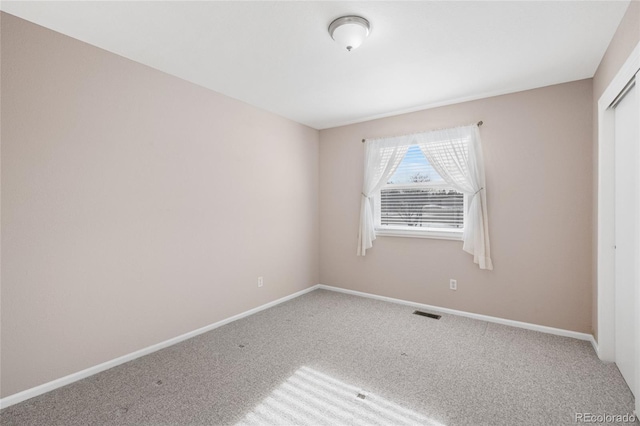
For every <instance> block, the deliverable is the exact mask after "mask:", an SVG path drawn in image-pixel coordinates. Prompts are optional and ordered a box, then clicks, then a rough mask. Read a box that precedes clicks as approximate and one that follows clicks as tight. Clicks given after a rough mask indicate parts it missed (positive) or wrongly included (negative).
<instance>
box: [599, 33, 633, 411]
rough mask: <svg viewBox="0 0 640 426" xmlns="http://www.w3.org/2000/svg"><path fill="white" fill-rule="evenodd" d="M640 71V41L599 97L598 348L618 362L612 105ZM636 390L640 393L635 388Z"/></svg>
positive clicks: (603, 355)
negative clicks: (616, 351)
mask: <svg viewBox="0 0 640 426" xmlns="http://www.w3.org/2000/svg"><path fill="white" fill-rule="evenodd" d="M639 70H640V42H639V43H638V44H637V45H636V47H635V49H634V50H633V51H632V52H631V55H629V57H628V58H627V60H626V61H625V63H624V65H623V66H622V67H621V68H620V70H619V71H618V73H617V74H616V76H615V77H614V79H613V80H612V81H611V83H610V84H609V86H608V87H607V89H606V90H605V91H604V93H603V94H602V96H601V97H600V99H599V100H598V192H597V194H598V211H597V216H598V222H597V224H598V231H597V238H598V243H597V271H598V272H597V289H598V292H597V303H598V320H597V324H598V339H597V346H596V349H597V352H598V357H599V358H600V359H601V360H602V361H607V362H613V361H615V335H614V334H615V316H614V314H615V249H614V245H615V144H614V142H615V113H614V110H613V109H612V108H609V106H610V105H611V104H612V103H613V102H614V100H616V98H617V97H618V95H619V94H620V92H622V90H624V88H625V87H626V86H627V84H628V83H629V81H631V79H632V78H633V77H634V76H635V75H636V74H637V73H638V71H639ZM636 84H640V81H637V82H636ZM639 98H640V97H639ZM638 126H639V127H640V120H639V123H638ZM636 306H637V307H638V309H636V354H637V355H638V356H637V357H636V359H640V291H638V292H636ZM636 383H638V384H640V365H637V364H636ZM636 393H640V392H638V390H636ZM636 412H638V413H640V395H636Z"/></svg>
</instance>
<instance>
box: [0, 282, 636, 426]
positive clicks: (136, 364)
mask: <svg viewBox="0 0 640 426" xmlns="http://www.w3.org/2000/svg"><path fill="white" fill-rule="evenodd" d="M413 310H414V309H412V308H410V307H407V306H403V305H397V304H393V303H387V302H380V301H375V300H370V299H365V298H360V297H356V296H349V295H345V294H341V293H335V292H330V291H326V290H316V291H313V292H311V293H308V294H306V295H304V296H301V297H299V298H297V299H294V300H291V301H289V302H287V303H284V304H281V305H278V306H276V307H273V308H271V309H268V310H265V311H262V312H260V313H258V314H255V315H253V316H250V317H247V318H244V319H242V320H238V321H236V322H233V323H231V324H228V325H226V326H223V327H220V328H218V329H216V330H213V331H211V332H209V333H206V334H203V335H201V336H198V337H196V338H193V339H191V340H188V341H185V342H182V343H180V344H178V345H175V346H172V347H170V348H167V349H164V350H162V351H159V352H156V353H154V354H151V355H148V356H146V357H143V358H140V359H137V360H135V361H132V362H129V363H127V364H124V365H121V366H119V367H116V368H113V369H111V370H108V371H105V372H103V373H100V374H97V375H95V376H92V377H90V378H87V379H85V380H82V381H79V382H76V383H74V384H71V385H69V386H66V387H63V388H60V389H57V390H55V391H53V392H50V393H48V394H45V395H42V396H39V397H36V398H33V399H31V400H28V401H25V402H23V403H21V404H17V405H14V406H12V407H9V408H7V409H5V410H3V411H2V412H1V413H0V424H2V425H3V426H8V425H107V424H108V425H162V424H166V425H169V424H171V425H189V424H191V425H218V424H242V425H260V424H323V425H338V424H348V425H372V424H381V425H389V424H421V425H570V424H576V423H575V419H576V417H575V416H576V413H592V414H595V415H603V414H610V415H617V414H620V415H624V414H629V413H632V412H633V402H634V400H633V395H632V394H631V392H630V391H629V388H628V387H627V386H626V384H625V383H624V381H623V379H622V377H621V375H620V373H619V372H618V370H617V368H616V366H615V365H614V364H604V363H602V362H600V361H599V360H598V358H597V356H596V354H595V353H594V351H593V349H592V347H591V345H590V344H589V343H588V342H584V341H579V340H574V339H570V338H565V337H558V336H551V335H547V334H542V333H538V332H533V331H527V330H522V329H517V328H511V327H506V326H502V325H497V324H492V323H487V322H483V321H477V320H472V319H468V318H462V317H457V316H452V315H443V316H442V318H441V319H440V320H434V319H430V318H425V317H422V316H417V315H412V312H413ZM592 424H593V423H592ZM608 424H612V423H608ZM636 424H638V423H637V422H636Z"/></svg>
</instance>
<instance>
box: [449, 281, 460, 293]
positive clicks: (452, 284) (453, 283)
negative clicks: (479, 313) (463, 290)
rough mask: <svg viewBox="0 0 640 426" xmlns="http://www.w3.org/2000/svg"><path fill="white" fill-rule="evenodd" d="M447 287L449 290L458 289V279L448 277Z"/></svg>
mask: <svg viewBox="0 0 640 426" xmlns="http://www.w3.org/2000/svg"><path fill="white" fill-rule="evenodd" d="M449 288H450V289H451V290H457V289H458V281H456V280H454V279H450V280H449Z"/></svg>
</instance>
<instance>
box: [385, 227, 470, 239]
mask: <svg viewBox="0 0 640 426" xmlns="http://www.w3.org/2000/svg"><path fill="white" fill-rule="evenodd" d="M376 236H379V237H409V238H433V239H437V240H454V241H462V229H456V230H449V229H446V230H445V229H438V230H435V229H429V230H426V229H421V230H417V229H402V228H395V229H394V228H376Z"/></svg>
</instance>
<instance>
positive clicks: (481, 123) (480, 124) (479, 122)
mask: <svg viewBox="0 0 640 426" xmlns="http://www.w3.org/2000/svg"><path fill="white" fill-rule="evenodd" d="M477 124H478V127H480V126H482V125H483V124H484V123H483V121H482V120H480V121H478V123H477ZM437 130H443V129H433V130H427V131H428V132H435V131H437ZM417 133H425V132H417ZM410 134H412V135H415V134H416V133H410ZM405 136H408V135H405ZM364 141H366V139H362V143H364Z"/></svg>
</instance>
